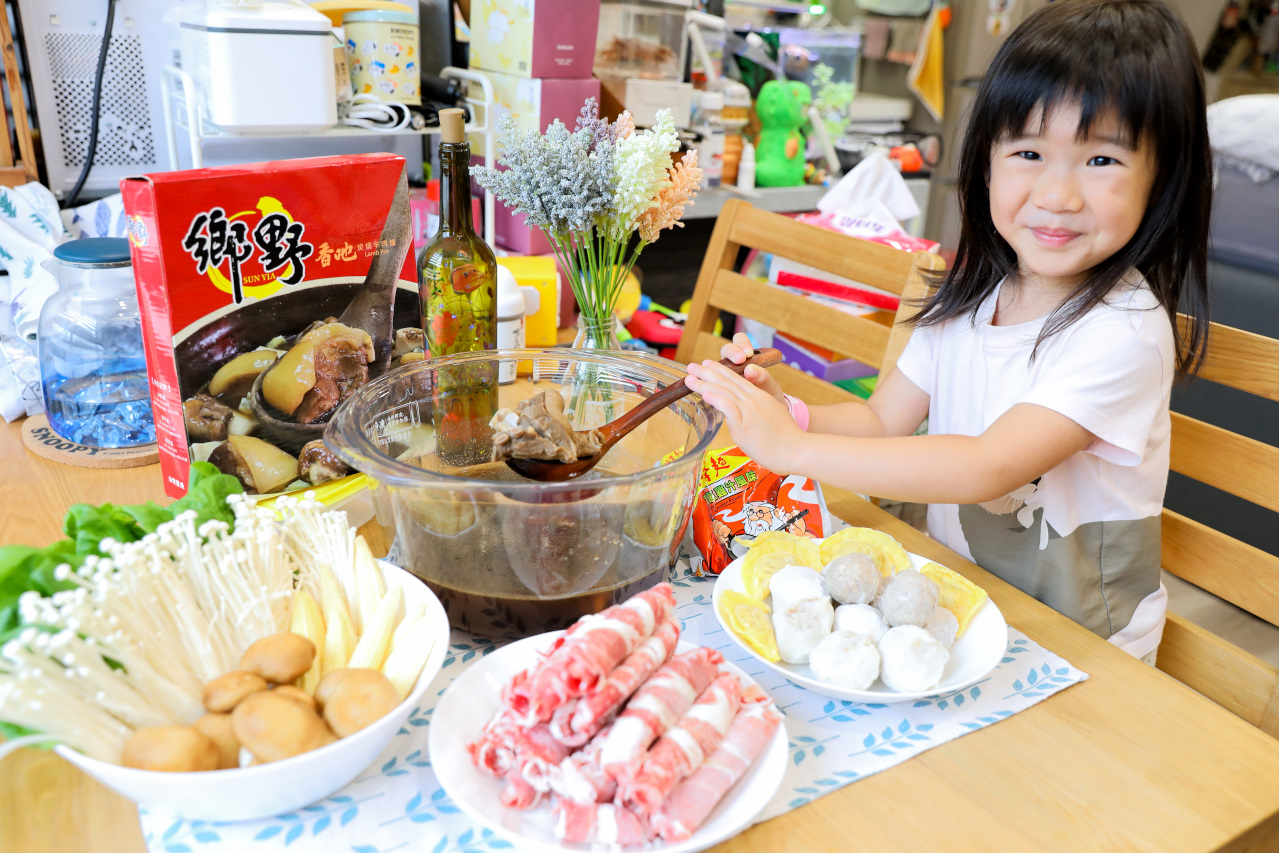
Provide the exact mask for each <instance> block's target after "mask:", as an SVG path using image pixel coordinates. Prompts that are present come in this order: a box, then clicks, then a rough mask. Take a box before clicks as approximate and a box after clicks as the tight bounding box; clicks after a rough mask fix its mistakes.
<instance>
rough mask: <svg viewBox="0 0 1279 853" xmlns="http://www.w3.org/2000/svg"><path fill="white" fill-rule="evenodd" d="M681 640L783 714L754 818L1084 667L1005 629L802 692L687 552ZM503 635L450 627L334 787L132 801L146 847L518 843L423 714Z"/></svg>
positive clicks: (682, 569) (435, 850) (438, 849)
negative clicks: (950, 672)
mask: <svg viewBox="0 0 1279 853" xmlns="http://www.w3.org/2000/svg"><path fill="white" fill-rule="evenodd" d="M671 576H672V580H671V582H672V583H673V584H674V585H675V587H676V591H675V595H676V607H677V609H678V613H679V616H680V622H681V625H682V626H683V629H684V635H683V639H685V640H688V641H689V642H693V643H699V644H702V645H706V646H708V647H710V648H715V649H719V650H721V651H722V652H723V653H724V655H725V657H726V658H727V659H728V660H730V661H733V662H734V663H739V665H741V666H742V668H743V669H744V670H745V671H746V672H748V673H749V674H751V676H752V677H753V678H755V679H756V680H758V681H759V682H760V684H761V685H762V686H763V687H764V688H765V689H766V690H767V691H769V693H771V694H772V696H773V697H774V699H776V701H777V703H778V706H779V707H780V708H781V709H782V711H783V713H784V714H785V715H786V729H787V735H788V737H787V740H788V744H787V745H788V758H787V762H786V773H785V775H784V777H783V779H782V783H781V787H780V788H779V789H778V792H777V794H776V796H774V797H773V799H772V801H771V802H770V803H769V804H768V805H767V806H766V807H765V808H764V810H763V812H762V813H761V814H760V815H759V817H758V820H766V819H768V818H770V817H775V816H777V815H779V814H783V813H785V812H788V811H790V810H792V809H796V808H799V807H800V806H803V805H804V804H806V803H809V802H811V801H812V800H814V799H817V798H818V797H821V796H823V795H824V794H828V793H830V792H831V791H834V790H838V789H839V788H841V787H843V786H845V785H848V784H850V783H852V782H856V781H858V780H860V779H864V778H865V777H867V776H871V775H873V774H875V773H878V772H879V771H881V770H885V769H887V768H889V767H892V766H893V765H895V764H898V763H900V762H902V761H905V760H907V759H908V758H910V757H912V756H914V755H918V754H919V753H921V752H923V751H925V750H928V749H931V748H932V747H934V746H937V745H938V744H942V743H945V742H946V741H948V740H952V739H953V738H956V737H960V736H962V735H964V734H967V733H968V732H970V731H976V730H978V729H982V728H985V727H986V726H989V725H993V724H995V723H997V722H999V721H1000V720H1003V719H1006V718H1007V717H1009V716H1011V715H1013V714H1015V713H1017V712H1018V711H1022V710H1025V709H1026V708H1029V707H1030V706H1032V705H1034V704H1035V703H1037V702H1040V701H1042V700H1043V699H1045V698H1046V697H1048V696H1051V695H1052V694H1053V693H1056V692H1059V691H1061V690H1063V689H1065V688H1066V687H1069V686H1070V685H1071V684H1075V683H1077V682H1079V681H1082V680H1083V679H1085V678H1087V676H1086V675H1085V674H1084V673H1082V672H1080V671H1079V670H1077V669H1075V668H1074V667H1072V666H1070V664H1068V663H1067V662H1066V661H1064V660H1062V659H1061V658H1059V657H1057V656H1056V655H1054V654H1053V653H1051V652H1049V651H1048V650H1046V649H1044V648H1042V647H1041V646H1039V645H1037V644H1036V643H1034V642H1033V641H1031V640H1029V639H1028V638H1026V637H1025V636H1024V635H1022V634H1021V633H1020V632H1018V631H1016V630H1015V629H1012V628H1010V629H1009V631H1008V635H1009V643H1008V647H1007V650H1006V651H1005V653H1004V655H1003V657H1002V659H1001V662H1000V665H999V666H998V667H996V668H995V670H994V671H993V672H991V673H990V674H989V675H988V676H987V677H986V678H984V679H982V680H981V681H979V682H978V683H976V684H973V685H971V686H969V687H966V688H964V689H963V690H958V691H954V692H952V693H948V694H943V695H940V696H935V697H931V698H929V699H922V700H919V701H917V702H905V703H899V704H882V703H865V704H859V703H856V702H849V701H846V700H840V699H831V698H829V697H826V696H822V695H819V694H817V693H813V692H811V691H808V690H805V689H803V688H801V687H799V686H797V685H795V684H794V683H793V682H790V681H788V680H787V679H785V678H784V677H782V676H781V675H779V674H778V673H776V672H774V671H773V670H770V669H766V668H764V667H763V666H762V665H761V664H759V662H758V661H757V660H755V659H754V658H752V657H750V656H749V655H747V654H746V653H745V652H743V651H742V650H741V649H740V648H739V647H738V646H737V645H736V644H735V643H734V641H733V640H732V639H731V638H730V637H728V636H727V635H726V634H725V632H724V631H723V629H722V628H720V625H719V622H718V621H717V620H716V619H715V616H714V614H713V613H711V595H710V589H711V588H710V587H709V586H706V585H704V584H705V583H706V582H707V581H711V582H713V581H714V580H715V579H714V578H713V577H712V578H702V577H698V576H696V575H695V574H693V573H692V570H691V569H690V568H689V567H688V564H687V561H686V560H681V561H680V562H679V563H678V564H677V565H676V566H675V568H674V569H673V570H672V573H671ZM501 645H502V643H501V642H500V641H494V640H492V639H488V638H485V637H476V636H472V635H469V634H464V633H462V632H460V631H454V632H453V636H452V638H451V644H450V646H449V652H448V655H447V656H446V657H445V660H444V667H445V668H444V669H443V670H442V671H441V674H440V675H439V676H437V678H436V682H435V684H434V685H433V688H432V690H431V691H430V692H429V693H428V695H427V697H426V698H425V699H424V700H423V702H422V704H421V705H420V706H419V707H417V708H414V709H413V711H412V712H411V713H410V714H409V717H408V719H407V720H405V723H404V725H403V726H401V727H400V729H399V732H398V733H397V735H396V736H395V737H394V738H393V739H392V741H391V744H390V746H388V747H387V749H386V751H385V752H384V753H383V754H382V755H381V756H379V757H378V759H377V760H376V761H375V762H374V763H373V764H372V765H370V766H369V767H368V768H367V769H366V770H364V772H362V773H361V774H360V775H359V776H358V777H356V779H355V781H353V782H351V783H350V784H349V785H347V786H346V787H345V788H343V789H342V790H341V791H339V792H337V793H336V794H334V795H333V796H330V797H327V798H325V799H323V800H321V801H319V802H318V803H316V804H314V805H312V806H308V807H307V808H305V809H300V810H298V811H297V812H294V813H291V814H287V815H279V816H277V817H274V818H268V819H265V820H258V821H248V822H245V823H205V822H200V821H184V820H181V819H180V818H179V817H178V816H176V815H171V814H165V813H162V812H161V811H159V810H147V809H143V810H141V816H142V825H143V830H144V835H145V838H146V843H147V847H148V850H149V851H150V853H235V852H237V851H249V853H253V851H259V850H260V851H271V850H290V851H306V853H330V851H348V850H349V851H352V853H391V851H405V853H410V851H412V853H417V851H423V853H484V851H489V850H513V849H518V847H519V845H518V844H513V843H512V842H511V841H509V840H507V839H504V838H502V837H501V836H500V835H498V834H496V833H494V832H493V831H492V830H491V829H489V828H487V827H482V826H479V825H477V824H475V823H474V822H473V821H472V820H471V819H470V818H469V817H468V816H467V815H466V814H465V813H464V812H462V811H461V810H460V809H459V808H458V807H457V806H456V805H455V804H454V803H453V802H452V800H450V799H449V797H448V794H447V793H446V792H445V791H444V789H443V788H441V787H440V784H439V782H438V781H437V780H436V777H435V772H434V770H433V769H432V767H431V761H430V755H429V754H428V753H427V747H426V744H427V731H428V729H429V728H430V722H431V717H432V713H433V712H434V710H435V707H436V705H437V704H438V702H439V699H440V696H442V695H443V694H444V692H445V691H446V690H447V688H448V685H449V683H451V682H452V680H453V679H454V678H455V677H456V676H457V675H458V674H459V673H460V672H461V671H463V670H464V669H465V668H466V667H468V666H470V665H471V664H473V663H474V662H475V661H477V660H479V659H480V658H482V657H483V656H485V655H487V654H490V653H492V652H493V651H494V650H495V649H497V648H499V647H500V646H501Z"/></svg>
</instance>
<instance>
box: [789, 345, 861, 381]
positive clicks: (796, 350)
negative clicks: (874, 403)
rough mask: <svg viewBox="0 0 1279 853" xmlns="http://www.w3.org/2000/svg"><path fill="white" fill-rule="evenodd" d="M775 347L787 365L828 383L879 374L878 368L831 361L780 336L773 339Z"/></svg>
mask: <svg viewBox="0 0 1279 853" xmlns="http://www.w3.org/2000/svg"><path fill="white" fill-rule="evenodd" d="M773 346H774V347H775V348H776V349H777V351H778V352H780V353H781V354H782V360H783V361H785V362H786V364H788V365H790V366H791V367H793V368H795V369H796V370H799V371H802V372H804V373H807V374H808V375H810V376H816V377H817V378H818V379H825V380H826V381H827V382H835V381H838V380H841V379H860V378H861V377H863V376H873V375H875V374H876V373H878V372H879V369H878V368H875V367H871V366H870V365H869V364H863V363H862V362H860V361H857V360H856V359H852V358H845V359H842V360H840V361H829V360H827V359H825V358H822V357H821V356H820V355H818V354H817V353H815V352H813V351H812V350H810V349H808V348H807V347H805V346H803V345H802V344H798V343H796V342H795V341H793V340H789V339H787V338H785V337H783V336H782V335H780V334H779V335H776V336H775V337H774V338H773Z"/></svg>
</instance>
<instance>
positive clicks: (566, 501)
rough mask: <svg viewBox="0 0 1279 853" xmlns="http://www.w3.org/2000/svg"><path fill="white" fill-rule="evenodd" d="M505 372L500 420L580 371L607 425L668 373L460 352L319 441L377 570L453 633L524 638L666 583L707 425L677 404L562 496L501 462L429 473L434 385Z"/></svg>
mask: <svg viewBox="0 0 1279 853" xmlns="http://www.w3.org/2000/svg"><path fill="white" fill-rule="evenodd" d="M507 362H516V363H519V364H520V366H519V368H518V376H517V378H516V381H515V382H513V383H511V384H509V385H499V386H498V391H497V394H498V398H499V403H500V404H501V405H502V406H504V407H507V408H513V407H514V406H515V404H516V402H517V401H519V400H521V399H526V398H528V397H530V396H532V395H533V394H535V393H537V392H540V391H543V390H551V391H558V390H559V387H560V382H561V380H562V378H563V375H564V372H565V370H566V369H570V368H576V367H580V366H581V365H584V364H590V365H595V366H596V367H598V372H599V374H600V376H601V381H602V382H604V383H607V384H608V385H609V386H611V387H612V388H613V389H614V390H615V391H616V393H617V394H618V396H619V399H620V402H621V405H620V406H619V407H618V409H619V415H620V412H621V411H626V410H629V409H631V408H634V407H635V406H636V405H637V404H638V403H639V402H640V401H641V400H642V399H644V398H646V397H648V396H650V395H651V394H653V393H654V392H655V391H656V390H658V389H659V388H662V387H665V386H667V385H669V384H671V383H673V382H676V381H678V380H679V379H680V378H682V377H683V375H684V374H683V372H682V371H680V370H679V369H678V368H677V367H676V366H675V365H674V364H672V363H671V362H668V361H665V360H663V359H659V358H656V357H653V356H648V355H644V354H639V353H634V354H625V355H623V354H621V353H607V352H599V351H595V352H585V351H578V350H572V349H568V350H553V351H541V350H490V351H487V352H474V353H464V354H460V355H455V356H448V357H445V358H437V359H432V360H429V361H426V362H421V363H419V364H415V365H410V366H406V367H401V368H398V369H396V370H394V371H391V372H389V373H387V374H384V375H383V376H381V377H379V378H377V379H375V380H373V381H372V382H370V383H368V384H367V385H365V386H364V387H363V388H361V389H360V390H359V391H357V392H356V393H355V394H354V395H352V396H351V397H350V398H349V399H348V400H347V401H346V403H345V404H343V406H342V407H341V408H340V409H339V410H338V413H337V414H336V415H335V416H334V419H333V421H332V422H331V423H330V424H329V426H328V429H327V430H326V431H325V436H324V439H325V443H326V444H327V445H328V446H329V447H330V448H331V449H332V450H333V451H334V452H336V453H337V454H338V455H339V456H340V457H342V459H343V460H344V461H346V462H347V464H349V465H351V466H353V467H355V468H358V469H359V470H361V471H363V472H364V473H365V474H367V475H368V476H369V479H370V481H371V485H370V489H371V491H372V494H373V503H374V509H375V512H376V515H375V518H376V520H377V522H378V524H379V525H380V526H381V527H382V528H383V530H384V532H385V533H386V534H387V538H388V539H390V538H393V539H394V544H393V545H392V548H391V553H390V555H389V556H388V557H387V559H388V560H390V561H391V562H393V563H395V564H396V565H399V566H403V567H404V568H405V569H407V570H409V571H410V572H412V573H413V574H415V575H417V576H418V577H420V578H422V580H424V581H425V582H426V583H427V585H428V586H430V587H431V589H432V590H433V591H434V592H435V593H436V595H438V596H439V597H440V601H441V602H442V603H443V604H444V608H445V610H446V611H448V614H449V621H450V623H451V624H452V625H453V626H454V627H457V628H460V629H462V630H467V631H473V632H476V633H482V634H489V635H505V636H528V635H532V634H536V633H539V632H542V631H547V630H554V629H556V628H563V627H565V626H567V625H569V624H571V623H572V622H574V621H575V620H576V619H577V618H578V617H580V616H582V615H584V614H586V613H596V612H598V611H600V610H602V609H603V608H605V607H607V606H609V605H610V604H614V603H616V602H619V601H622V600H624V599H626V598H628V597H629V596H631V595H634V594H635V593H636V592H639V591H640V590H642V589H646V588H648V587H650V586H652V585H653V584H656V583H658V582H659V581H661V580H664V579H665V578H666V575H667V571H668V569H669V567H670V566H672V565H673V564H674V562H675V559H676V558H677V556H678V555H679V548H680V542H681V540H682V539H683V536H684V531H685V528H686V527H687V525H688V520H689V514H690V511H691V508H692V505H693V498H694V496H695V492H696V487H697V478H698V475H699V473H700V466H701V459H702V456H703V454H704V453H705V451H706V449H707V447H709V445H710V443H711V442H712V441H713V440H714V437H715V434H716V432H718V430H719V427H720V423H721V419H720V415H719V413H718V412H716V411H715V410H714V409H712V408H710V407H709V406H707V405H706V404H705V403H704V402H702V400H701V398H700V397H698V396H696V395H691V396H688V397H685V398H683V399H682V400H679V401H677V402H676V403H674V404H672V405H671V406H669V407H667V408H666V409H664V410H662V411H660V412H658V413H657V414H656V415H654V416H653V417H652V418H651V419H650V420H648V421H646V422H645V423H644V424H642V425H640V426H639V427H638V428H637V429H636V430H635V432H632V433H631V434H630V435H628V436H627V437H626V438H625V439H623V440H622V441H621V442H619V443H618V445H617V446H616V447H614V448H613V449H612V451H610V453H609V454H608V455H607V456H606V457H605V458H604V459H603V461H602V462H601V463H600V465H599V466H598V468H596V470H595V471H593V472H591V474H588V475H585V476H584V477H582V478H580V479H577V480H571V481H569V482H565V483H538V482H533V481H531V480H525V479H523V478H521V477H519V476H518V475H516V474H514V473H512V472H511V471H510V469H508V468H507V467H506V466H505V465H503V464H501V463H487V462H484V463H477V464H474V465H471V466H468V467H455V466H452V465H449V464H447V463H445V462H443V461H442V460H441V459H440V457H439V456H438V455H437V453H436V447H435V438H434V435H433V431H432V428H431V424H432V420H433V417H432V415H433V410H434V407H435V406H436V405H442V406H445V407H448V406H449V405H450V403H451V400H450V399H448V395H447V394H444V393H443V392H441V391H440V388H441V387H442V386H444V385H448V384H450V383H451V381H452V380H454V379H456V376H457V374H458V373H465V372H468V371H469V372H471V373H482V372H487V371H491V370H492V367H493V365H494V363H496V364H497V365H498V366H499V367H500V365H501V364H504V363H507ZM485 368H487V371H486V370H485ZM450 374H453V375H452V376H450ZM476 432H477V433H480V434H482V435H483V438H478V439H477V440H476V444H475V447H474V451H475V457H476V458H477V459H488V458H490V457H491V452H492V437H491V433H488V432H482V433H481V431H476ZM672 457H674V458H672ZM667 460H671V461H667Z"/></svg>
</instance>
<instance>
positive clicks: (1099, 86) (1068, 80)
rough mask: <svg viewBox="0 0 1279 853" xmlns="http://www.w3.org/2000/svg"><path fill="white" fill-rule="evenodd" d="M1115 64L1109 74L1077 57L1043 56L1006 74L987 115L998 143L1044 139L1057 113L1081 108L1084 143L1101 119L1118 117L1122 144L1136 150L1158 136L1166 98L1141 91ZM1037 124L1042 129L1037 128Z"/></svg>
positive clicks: (1109, 68) (1145, 90) (1110, 67)
mask: <svg viewBox="0 0 1279 853" xmlns="http://www.w3.org/2000/svg"><path fill="white" fill-rule="evenodd" d="M1054 59H1057V60H1058V62H1056V63H1055V62H1053V61H1052V60H1054ZM1110 59H1111V62H1110V64H1109V67H1108V68H1106V69H1105V70H1104V71H1103V69H1102V68H1101V67H1100V66H1098V65H1092V64H1086V63H1080V64H1076V62H1077V59H1076V58H1068V57H1060V58H1059V57H1052V56H1048V57H1037V58H1036V60H1035V61H1034V62H1033V63H1032V64H1030V65H1029V67H1024V68H1007V69H1002V70H1003V72H1004V73H1003V75H1002V76H1003V83H1004V85H1002V86H997V87H995V91H993V92H992V93H991V94H992V95H993V97H992V99H991V102H990V104H989V107H990V109H989V110H988V113H987V114H988V115H990V116H991V118H992V119H993V120H994V121H993V124H992V126H991V128H990V130H991V134H992V140H993V141H994V142H999V141H1001V140H1005V139H1010V138H1014V137H1019V136H1022V135H1023V134H1024V135H1031V136H1035V135H1038V134H1039V133H1041V132H1042V127H1043V125H1044V124H1046V123H1047V121H1048V118H1049V116H1050V115H1051V113H1052V111H1053V110H1054V109H1056V108H1057V107H1073V106H1078V108H1079V126H1078V128H1077V135H1078V138H1079V139H1081V140H1082V139H1085V138H1086V137H1087V136H1088V135H1089V133H1090V132H1091V130H1092V128H1093V125H1094V124H1095V123H1096V122H1097V121H1098V120H1099V119H1102V118H1104V117H1108V116H1113V117H1114V119H1115V120H1116V121H1117V122H1118V132H1119V139H1120V142H1122V143H1123V144H1124V145H1125V146H1126V147H1128V148H1132V149H1136V147H1137V145H1138V144H1139V142H1140V140H1141V139H1142V138H1143V137H1145V138H1149V137H1150V136H1152V135H1153V134H1154V132H1155V126H1154V125H1155V121H1154V117H1155V114H1156V106H1155V105H1156V104H1157V103H1158V102H1159V101H1161V100H1162V98H1160V97H1159V96H1158V95H1156V94H1155V93H1152V92H1151V91H1150V88H1149V87H1144V88H1141V89H1140V90H1139V89H1138V88H1137V87H1136V86H1134V85H1131V83H1130V81H1132V80H1133V79H1134V77H1135V76H1136V75H1133V74H1129V73H1125V72H1126V71H1127V69H1123V68H1114V64H1115V60H1116V59H1117V57H1113V56H1112V57H1111V58H1110ZM1054 66H1055V67H1054ZM1072 72H1073V73H1072ZM1080 72H1082V73H1080ZM1032 122H1035V123H1037V124H1038V125H1039V126H1038V127H1032V126H1031V124H1032Z"/></svg>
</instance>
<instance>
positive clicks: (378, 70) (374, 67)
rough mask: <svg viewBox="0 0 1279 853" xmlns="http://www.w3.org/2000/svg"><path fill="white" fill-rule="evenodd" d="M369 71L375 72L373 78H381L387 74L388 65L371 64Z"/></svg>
mask: <svg viewBox="0 0 1279 853" xmlns="http://www.w3.org/2000/svg"><path fill="white" fill-rule="evenodd" d="M369 70H370V71H372V72H373V76H374V77H381V76H382V75H383V74H385V73H386V63H385V62H370V63H369Z"/></svg>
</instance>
